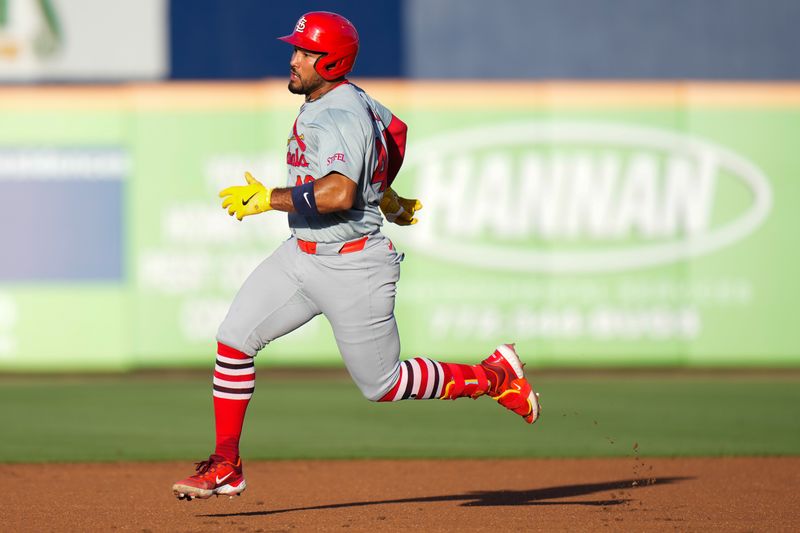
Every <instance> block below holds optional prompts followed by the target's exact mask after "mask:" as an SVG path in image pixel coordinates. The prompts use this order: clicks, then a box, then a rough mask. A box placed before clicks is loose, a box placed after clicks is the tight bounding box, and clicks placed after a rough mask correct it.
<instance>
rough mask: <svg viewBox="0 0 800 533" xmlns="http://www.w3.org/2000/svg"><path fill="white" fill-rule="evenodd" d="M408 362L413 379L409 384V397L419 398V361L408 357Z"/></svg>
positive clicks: (420, 374) (420, 371)
mask: <svg viewBox="0 0 800 533" xmlns="http://www.w3.org/2000/svg"><path fill="white" fill-rule="evenodd" d="M408 364H409V365H410V366H411V373H412V374H413V375H414V381H413V384H412V385H411V395H410V396H409V398H419V397H420V396H419V386H420V385H421V383H420V381H422V370H421V369H420V366H419V361H418V360H417V359H416V358H414V359H409V361H408Z"/></svg>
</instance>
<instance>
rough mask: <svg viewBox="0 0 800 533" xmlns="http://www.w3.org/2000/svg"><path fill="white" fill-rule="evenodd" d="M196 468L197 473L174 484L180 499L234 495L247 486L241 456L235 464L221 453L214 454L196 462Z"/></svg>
mask: <svg viewBox="0 0 800 533" xmlns="http://www.w3.org/2000/svg"><path fill="white" fill-rule="evenodd" d="M195 470H196V471H197V473H196V474H194V475H192V476H189V477H187V478H186V479H182V480H180V481H178V482H177V483H175V484H174V485H172V492H173V493H174V494H175V496H177V497H178V499H179V500H188V501H191V500H192V499H194V498H200V499H203V500H205V499H206V498H210V497H211V496H212V495H214V494H216V495H217V496H219V495H224V496H230V497H234V496H238V495H239V494H241V493H242V491H244V489H246V488H247V483H246V482H245V480H244V475H242V459H241V458H239V459H237V461H236V463H235V464H234V463H232V462H230V461H228V460H226V459H225V458H224V457H222V456H220V455H212V456H211V457H209V458H208V459H206V460H205V461H200V462H199V463H195Z"/></svg>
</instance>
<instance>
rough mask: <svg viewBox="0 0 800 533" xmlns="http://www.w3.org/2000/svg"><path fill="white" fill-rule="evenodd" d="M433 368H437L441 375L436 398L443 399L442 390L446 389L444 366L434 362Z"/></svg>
mask: <svg viewBox="0 0 800 533" xmlns="http://www.w3.org/2000/svg"><path fill="white" fill-rule="evenodd" d="M432 362H433V366H434V367H436V373H437V374H438V375H439V384H438V385H437V386H436V396H434V397H435V398H441V397H442V389H443V388H444V369H443V368H442V365H440V364H439V363H438V362H437V361H432Z"/></svg>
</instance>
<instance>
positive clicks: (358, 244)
mask: <svg viewBox="0 0 800 533" xmlns="http://www.w3.org/2000/svg"><path fill="white" fill-rule="evenodd" d="M367 239H369V236H368V235H367V236H364V237H361V238H360V239H356V240H355V241H349V242H346V243H344V244H343V245H342V247H341V248H339V253H340V254H351V253H353V252H360V251H361V250H363V249H364V246H366V245H367ZM297 247H298V248H300V249H301V250H302V251H304V252H305V253H307V254H311V255H314V254H316V253H317V243H315V242H312V241H304V240H302V239H297Z"/></svg>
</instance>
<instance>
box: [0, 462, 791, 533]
mask: <svg viewBox="0 0 800 533" xmlns="http://www.w3.org/2000/svg"><path fill="white" fill-rule="evenodd" d="M190 466H191V465H190V464H187V463H180V464H178V463H139V464H131V463H116V464H113V463H111V464H109V463H106V464H96V463H92V464H66V465H64V464H49V465H47V464H44V465H42V464H39V465H0V474H1V475H0V480H2V481H1V482H0V483H2V485H1V486H0V490H2V492H3V503H2V505H1V506H0V520H2V521H1V522H0V523H2V524H3V530H4V531H138V532H147V531H152V532H155V531H181V532H183V531H242V532H245V531H249V532H268V531H370V532H372V531H400V530H405V531H425V532H427V531H492V532H497V531H619V530H625V531H634V530H635V531H642V530H647V531H701V530H702V531H709V530H718V531H790V530H795V531H796V527H797V524H798V523H800V498H799V497H798V489H800V457H792V458H727V459H725V458H723V459H635V458H629V459H609V460H586V459H581V460H480V461H479V460H470V461H463V460H458V461H456V460H438V461H421V460H403V461H385V460H365V461H285V462H252V463H246V464H245V474H246V477H247V481H248V484H249V487H248V489H247V490H246V491H245V492H244V494H243V495H242V496H241V497H238V498H234V499H232V500H231V499H228V498H212V499H211V500H207V501H192V502H183V501H177V500H176V499H175V498H174V497H173V496H172V494H171V492H170V486H171V484H172V482H173V481H174V480H176V479H177V478H180V477H184V476H185V475H186V474H188V473H189V472H190V471H191V470H190Z"/></svg>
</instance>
